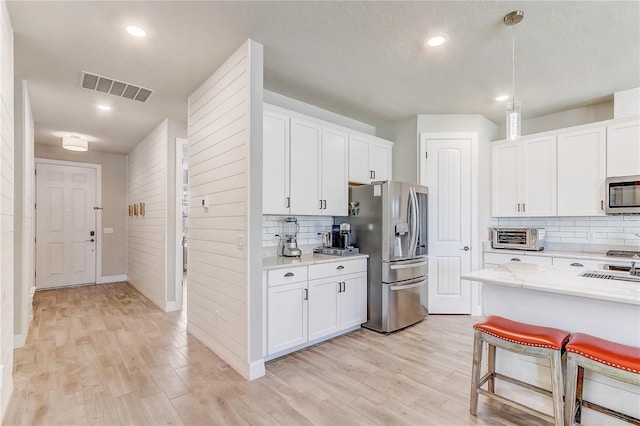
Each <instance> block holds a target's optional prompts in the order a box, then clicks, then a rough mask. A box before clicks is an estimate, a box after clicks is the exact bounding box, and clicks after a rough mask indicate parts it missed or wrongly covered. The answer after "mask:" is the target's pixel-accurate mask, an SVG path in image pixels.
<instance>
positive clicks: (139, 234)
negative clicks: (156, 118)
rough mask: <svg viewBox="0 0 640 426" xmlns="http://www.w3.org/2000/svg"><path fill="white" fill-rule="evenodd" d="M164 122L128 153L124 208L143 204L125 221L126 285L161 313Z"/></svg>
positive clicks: (164, 214) (166, 130)
mask: <svg viewBox="0 0 640 426" xmlns="http://www.w3.org/2000/svg"><path fill="white" fill-rule="evenodd" d="M168 127H169V124H168V120H166V119H165V120H163V121H162V123H160V125H159V126H158V127H156V128H155V129H154V130H153V131H151V133H149V134H148V135H147V136H146V137H145V138H144V139H143V140H142V141H141V142H140V143H138V145H136V147H135V148H134V149H133V150H132V151H131V152H130V153H129V155H128V158H127V170H128V171H127V181H128V184H127V204H138V203H140V202H144V203H145V215H144V216H140V215H138V216H128V217H127V281H129V283H130V284H131V285H133V286H134V287H135V288H137V289H138V290H139V291H140V292H141V293H142V294H144V295H145V296H146V297H147V298H149V299H150V300H151V301H152V302H153V303H155V304H156V305H158V306H159V307H160V308H161V309H163V310H164V309H165V299H166V297H165V281H166V270H165V269H166V249H165V248H166V226H167V202H166V198H167V139H168Z"/></svg>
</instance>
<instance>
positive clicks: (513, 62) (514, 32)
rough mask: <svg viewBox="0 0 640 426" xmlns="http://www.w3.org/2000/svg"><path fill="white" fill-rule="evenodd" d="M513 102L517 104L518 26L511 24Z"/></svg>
mask: <svg viewBox="0 0 640 426" xmlns="http://www.w3.org/2000/svg"><path fill="white" fill-rule="evenodd" d="M511 102H512V103H513V107H514V108H515V105H516V26H515V25H512V26H511Z"/></svg>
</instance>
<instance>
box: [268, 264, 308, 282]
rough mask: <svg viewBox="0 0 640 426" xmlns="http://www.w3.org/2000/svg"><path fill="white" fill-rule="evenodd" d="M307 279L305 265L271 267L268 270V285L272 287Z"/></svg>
mask: <svg viewBox="0 0 640 426" xmlns="http://www.w3.org/2000/svg"><path fill="white" fill-rule="evenodd" d="M306 280H307V267H306V266H295V267H292V268H282V269H272V270H270V271H269V272H268V281H267V282H268V283H269V284H268V285H269V287H273V286H275V285H282V284H289V283H297V282H300V281H306Z"/></svg>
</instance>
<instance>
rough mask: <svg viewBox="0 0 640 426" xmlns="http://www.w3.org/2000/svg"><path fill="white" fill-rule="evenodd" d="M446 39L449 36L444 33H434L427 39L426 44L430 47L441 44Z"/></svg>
mask: <svg viewBox="0 0 640 426" xmlns="http://www.w3.org/2000/svg"><path fill="white" fill-rule="evenodd" d="M448 39H449V36H448V35H446V34H444V33H441V34H435V35H433V36H431V37H429V38H428V39H427V45H429V46H431V47H436V46H442V45H443V44H445V43H446V42H447V40H448Z"/></svg>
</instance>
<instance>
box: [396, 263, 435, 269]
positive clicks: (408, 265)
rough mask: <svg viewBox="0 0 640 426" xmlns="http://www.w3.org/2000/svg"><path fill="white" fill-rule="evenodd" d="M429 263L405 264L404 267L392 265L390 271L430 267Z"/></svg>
mask: <svg viewBox="0 0 640 426" xmlns="http://www.w3.org/2000/svg"><path fill="white" fill-rule="evenodd" d="M428 264H429V261H424V262H416V263H405V264H402V265H391V266H389V268H390V269H407V268H415V267H416V266H424V265H428Z"/></svg>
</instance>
